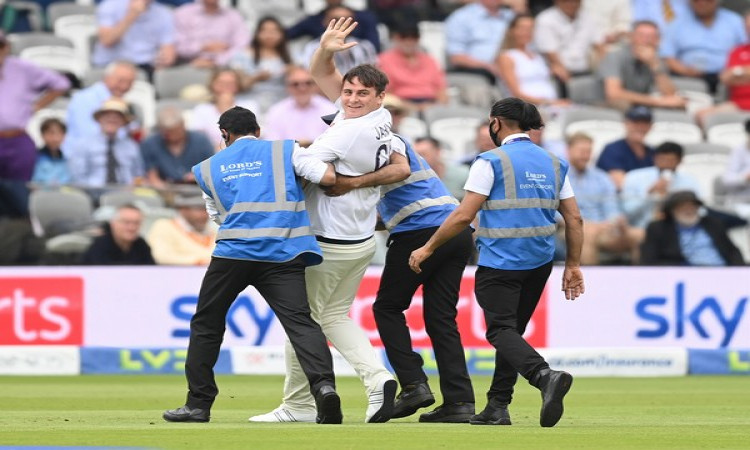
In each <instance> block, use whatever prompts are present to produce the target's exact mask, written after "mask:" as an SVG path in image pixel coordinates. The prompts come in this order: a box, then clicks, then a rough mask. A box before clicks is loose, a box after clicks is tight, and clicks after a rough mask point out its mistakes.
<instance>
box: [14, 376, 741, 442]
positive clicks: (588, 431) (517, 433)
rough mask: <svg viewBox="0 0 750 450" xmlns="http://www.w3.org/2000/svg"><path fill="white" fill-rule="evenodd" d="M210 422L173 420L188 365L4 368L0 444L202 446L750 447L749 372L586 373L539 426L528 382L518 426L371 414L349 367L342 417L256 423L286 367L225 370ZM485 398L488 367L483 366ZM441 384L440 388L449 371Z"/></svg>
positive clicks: (275, 397)
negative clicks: (70, 371) (88, 372)
mask: <svg viewBox="0 0 750 450" xmlns="http://www.w3.org/2000/svg"><path fill="white" fill-rule="evenodd" d="M218 382H219V387H220V389H221V394H220V396H219V398H218V400H217V402H216V404H215V405H214V408H213V410H212V420H211V422H210V423H208V424H174V423H166V422H164V421H163V420H162V419H161V412H162V411H163V410H164V409H167V408H173V407H177V406H180V405H181V404H182V402H183V400H184V394H185V381H184V378H183V377H178V376H166V375H162V376H158V375H157V376H146V375H137V376H79V377H2V378H0V386H2V390H1V391H0V392H2V394H1V396H0V399H1V403H0V404H2V414H0V446H3V445H4V446H12V445H19V446H21V445H25V446H28V445H39V446H41V445H45V446H53V445H55V446H71V445H79V446H84V445H85V446H140V447H150V448H191V449H234V448H237V449H250V448H294V449H308V448H310V449H357V450H360V449H371V448H372V449H375V448H377V449H401V448H404V449H418V448H438V449H442V448H444V449H453V448H468V449H485V448H504V449H507V448H523V449H528V448H547V449H559V448H595V449H605V448H606V449H609V448H654V449H657V448H658V449H667V448H673V449H685V448H706V449H718V448H745V449H747V448H750V378H744V377H695V376H693V377H681V378H655V379H634V378H630V379H628V378H577V379H576V380H575V382H574V383H573V388H572V390H571V392H570V394H569V395H568V397H566V412H565V415H564V416H563V418H562V420H561V421H560V423H559V424H558V425H557V426H556V427H554V428H540V427H539V405H540V397H539V393H538V391H536V390H535V389H533V388H531V387H530V386H528V384H526V382H524V381H521V382H519V386H518V389H517V393H516V398H515V400H514V403H513V404H512V405H511V417H512V420H513V425H512V426H484V427H483V426H472V425H468V424H455V425H452V424H420V423H418V422H417V416H418V415H414V416H412V417H409V418H405V419H398V420H394V421H391V422H389V423H385V424H365V423H363V421H364V411H365V403H366V402H365V397H364V390H363V388H362V386H361V384H360V382H359V380H358V379H355V378H343V377H342V378H339V380H338V390H339V393H340V394H341V396H342V406H343V408H344V424H343V425H316V424H251V423H249V422H247V418H248V417H249V416H250V415H254V414H257V413H261V412H266V411H269V410H271V409H273V408H275V407H276V406H277V405H278V403H279V400H280V396H281V388H282V377H278V376H268V377H261V376H222V377H218ZM474 385H475V389H476V391H477V397H478V398H479V399H480V400H479V402H478V403H477V407H478V409H481V408H483V407H484V392H485V390H486V389H487V386H488V385H489V378H487V377H475V378H474ZM431 386H432V387H433V389H437V387H438V380H437V379H432V380H431Z"/></svg>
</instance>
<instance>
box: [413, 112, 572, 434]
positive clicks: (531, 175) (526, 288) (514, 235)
mask: <svg viewBox="0 0 750 450" xmlns="http://www.w3.org/2000/svg"><path fill="white" fill-rule="evenodd" d="M543 126H544V123H543V122H542V118H541V116H540V115H539V111H538V110H537V109H536V107H535V106H534V105H532V104H530V103H526V102H524V101H523V100H521V99H519V98H513V97H510V98H505V99H503V100H500V101H498V102H496V103H495V104H494V105H493V106H492V111H491V113H490V129H489V132H490V137H491V138H492V141H493V142H494V143H495V145H497V146H498V147H499V148H497V149H495V150H491V151H488V152H485V153H482V154H481V155H480V156H479V157H478V158H477V159H476V160H475V161H474V164H473V165H472V167H471V171H470V172H469V179H468V180H467V181H466V196H465V197H464V199H463V201H462V202H461V204H460V205H459V206H458V208H456V210H455V211H454V212H453V213H452V214H451V215H450V216H449V217H448V219H446V221H445V223H444V224H443V225H441V227H440V229H439V230H437V231H436V232H435V234H434V235H433V236H432V238H431V239H430V240H429V241H428V242H427V243H426V244H425V245H424V246H423V247H422V248H419V249H417V250H415V251H414V252H413V253H412V255H411V257H410V260H409V265H410V267H411V268H412V269H413V270H414V271H415V272H417V273H419V272H420V271H421V270H422V269H421V265H422V264H423V263H424V264H425V265H426V264H427V263H428V262H429V259H428V258H430V255H432V254H433V252H435V251H436V249H438V248H439V247H440V246H441V245H442V244H443V243H444V242H446V241H447V240H448V239H450V238H451V237H452V236H454V235H456V234H457V233H459V232H460V231H461V230H462V229H463V228H464V227H466V225H468V224H469V223H471V221H472V220H474V217H475V216H476V214H477V213H479V212H480V210H481V213H480V220H479V230H478V231H477V234H478V236H479V237H478V239H477V241H478V246H479V267H478V268H477V271H476V275H475V285H474V293H475V294H476V298H477V302H478V303H479V305H480V306H481V307H482V309H483V310H484V315H485V323H486V325H487V340H488V341H489V342H490V343H491V344H492V345H493V346H494V347H495V349H496V350H497V352H496V356H495V374H494V377H493V379H492V386H491V387H490V390H489V392H488V393H487V400H488V402H487V406H486V407H485V409H484V410H483V411H482V412H481V413H479V414H477V415H476V416H473V417H472V418H471V419H470V422H471V423H472V424H481V425H510V423H511V421H510V413H509V412H508V404H509V403H510V402H511V400H512V398H513V386H514V385H515V383H516V379H517V375H518V374H519V373H520V374H521V375H522V376H523V377H524V378H526V379H527V380H529V383H530V384H531V385H532V386H535V387H537V388H539V390H541V392H542V409H541V412H540V415H539V423H540V425H541V426H543V427H551V426H554V425H555V424H557V422H558V421H559V420H560V418H561V417H562V414H563V397H564V396H565V394H567V392H568V390H569V389H570V386H571V384H572V383H573V377H572V376H571V375H570V374H568V373H566V372H562V371H556V370H552V369H550V367H549V364H547V362H546V361H545V360H544V358H542V356H541V355H540V354H539V353H537V352H536V351H535V350H534V349H533V348H532V347H531V346H530V345H529V344H528V343H527V342H526V341H525V340H524V338H523V333H524V331H525V330H526V325H527V324H528V322H529V320H530V319H531V316H532V314H533V313H534V309H535V308H536V306H537V303H538V302H539V298H540V297H541V295H542V292H543V291H544V288H545V286H546V284H547V279H548V278H549V275H550V273H551V271H552V257H553V253H554V238H553V234H554V232H555V225H554V224H555V219H554V215H555V211H556V210H557V211H559V212H560V214H561V215H562V217H563V220H564V221H565V240H566V245H567V258H566V261H565V270H564V272H563V282H562V288H563V291H564V292H565V298H567V299H568V300H574V299H575V298H577V297H578V296H579V295H581V294H582V293H583V292H584V283H583V275H582V273H581V270H580V259H581V247H582V245H583V220H582V219H581V214H580V212H579V211H578V205H577V203H576V200H575V197H574V196H573V190H572V188H570V184H569V182H568V180H567V176H566V174H567V170H568V164H567V163H566V162H564V161H561V160H559V159H558V158H556V157H554V156H552V155H551V154H550V153H548V152H546V151H544V150H543V149H542V148H540V147H538V146H537V145H535V144H533V143H532V142H531V140H530V138H529V136H528V134H526V132H527V131H529V130H531V129H536V130H538V129H540V128H542V127H543ZM545 325H546V324H537V326H541V327H544V326H545Z"/></svg>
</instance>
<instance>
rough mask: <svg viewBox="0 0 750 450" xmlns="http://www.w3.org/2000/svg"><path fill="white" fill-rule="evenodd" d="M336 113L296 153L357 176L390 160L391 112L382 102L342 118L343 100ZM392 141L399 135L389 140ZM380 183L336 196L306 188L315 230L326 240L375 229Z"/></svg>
mask: <svg viewBox="0 0 750 450" xmlns="http://www.w3.org/2000/svg"><path fill="white" fill-rule="evenodd" d="M336 106H337V107H338V108H339V113H338V114H337V115H336V118H335V119H334V121H333V123H332V124H331V126H330V128H328V129H327V130H326V131H325V132H324V133H323V134H321V135H320V136H319V137H318V138H317V139H315V141H314V142H313V143H312V144H311V145H310V146H309V147H307V148H306V149H305V148H302V149H300V151H299V152H298V153H297V154H295V157H296V158H299V159H304V158H313V159H318V160H320V161H325V162H332V163H333V165H334V167H335V169H336V172H338V173H340V174H343V175H350V176H358V175H363V174H365V173H368V172H372V171H375V170H377V169H379V168H381V167H383V166H384V165H386V164H388V161H389V160H390V157H391V152H392V151H393V148H392V143H391V140H392V138H393V134H392V133H391V113H390V112H388V110H386V109H385V108H383V107H381V108H378V109H376V110H375V111H373V112H371V113H369V114H366V115H364V116H362V117H357V118H354V119H344V111H343V109H342V108H341V101H340V100H338V101H336ZM393 140H394V141H396V140H397V139H393ZM379 200H380V188H379V187H367V188H361V189H354V190H353V191H350V192H348V193H346V194H344V195H342V196H339V197H328V196H326V195H325V193H324V192H323V190H322V189H321V188H320V187H318V186H317V185H315V184H309V185H308V186H306V187H305V202H306V204H307V212H308V214H309V215H310V222H311V229H312V232H313V234H315V235H317V236H323V237H326V238H329V239H340V240H358V239H364V238H367V237H369V236H372V234H373V233H374V232H375V222H376V219H377V214H376V210H375V206H376V205H377V203H378V201H379Z"/></svg>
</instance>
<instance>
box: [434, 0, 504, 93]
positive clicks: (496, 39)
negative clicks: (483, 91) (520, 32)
mask: <svg viewBox="0 0 750 450" xmlns="http://www.w3.org/2000/svg"><path fill="white" fill-rule="evenodd" d="M513 16H515V13H514V12H513V11H512V10H510V9H509V8H507V7H506V6H505V2H504V1H502V0H479V1H477V2H471V3H469V4H467V5H465V6H462V7H461V8H459V9H457V10H455V11H453V13H451V15H450V16H448V18H447V19H445V51H446V53H447V55H448V62H449V64H450V66H451V70H452V71H456V72H469V73H476V74H479V75H482V76H484V77H485V78H486V79H487V81H488V82H489V83H490V84H493V85H494V84H495V81H496V77H497V76H499V74H498V70H497V67H496V66H495V58H497V52H498V50H499V49H500V43H501V42H502V41H503V37H504V36H505V32H506V30H507V29H508V24H509V23H510V21H511V20H512V19H513Z"/></svg>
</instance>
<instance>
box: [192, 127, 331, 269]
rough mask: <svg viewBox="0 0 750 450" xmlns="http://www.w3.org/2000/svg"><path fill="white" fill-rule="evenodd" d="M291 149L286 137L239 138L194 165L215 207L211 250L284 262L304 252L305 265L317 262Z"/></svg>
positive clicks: (318, 254) (318, 257) (218, 254)
mask: <svg viewBox="0 0 750 450" xmlns="http://www.w3.org/2000/svg"><path fill="white" fill-rule="evenodd" d="M293 151H294V141H290V140H287V141H273V142H272V141H263V140H257V139H239V140H237V141H235V142H234V143H233V144H232V145H230V146H229V147H227V148H226V149H224V150H222V151H220V152H219V153H217V154H215V155H214V156H212V157H210V158H209V159H207V160H205V161H203V162H201V163H200V164H197V165H196V166H194V167H193V173H194V174H195V179H196V180H197V182H198V184H199V185H200V187H201V189H202V190H203V192H205V193H206V194H207V195H209V196H210V197H211V198H212V199H213V200H214V202H215V203H216V208H217V210H218V212H219V218H220V221H221V225H220V227H219V231H218V233H217V235H216V248H215V249H214V253H213V255H214V256H216V257H220V258H230V259H244V260H252V261H263V262H286V261H291V260H292V259H294V258H296V257H297V256H299V255H302V256H303V258H304V260H305V262H306V263H307V264H308V265H315V264H320V262H321V261H322V260H323V258H322V254H321V251H320V247H319V246H318V243H317V241H316V240H315V236H313V235H312V233H311V232H310V218H309V216H308V215H307V210H306V209H305V198H304V194H303V193H302V185H301V182H300V181H299V180H298V178H297V176H296V175H295V173H294V167H293V165H292V152H293Z"/></svg>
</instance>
